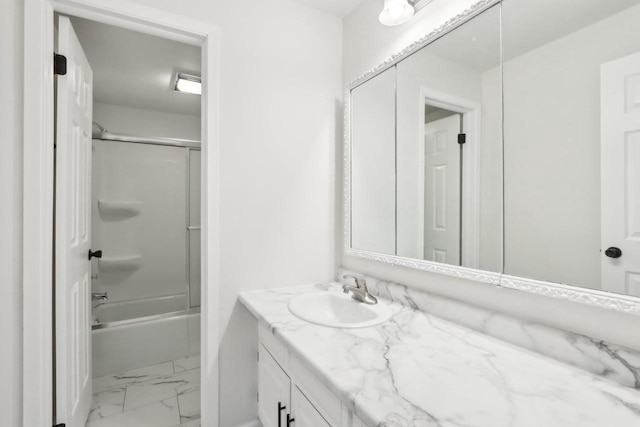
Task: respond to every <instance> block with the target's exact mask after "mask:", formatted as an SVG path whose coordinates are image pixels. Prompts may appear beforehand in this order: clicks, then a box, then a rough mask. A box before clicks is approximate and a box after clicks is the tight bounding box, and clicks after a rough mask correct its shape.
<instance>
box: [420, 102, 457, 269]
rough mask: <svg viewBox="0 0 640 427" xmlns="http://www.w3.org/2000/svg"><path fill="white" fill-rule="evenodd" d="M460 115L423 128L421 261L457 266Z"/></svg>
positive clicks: (434, 122)
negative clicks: (422, 231) (423, 193)
mask: <svg viewBox="0 0 640 427" xmlns="http://www.w3.org/2000/svg"><path fill="white" fill-rule="evenodd" d="M460 120H461V119H460V115H459V114H454V115H451V116H449V117H445V118H443V119H439V120H435V121H433V122H430V123H427V124H425V126H424V143H425V147H424V153H425V158H424V168H425V171H424V189H425V190H424V191H425V197H424V201H425V206H424V257H423V258H424V259H426V260H429V261H436V262H442V263H446V264H452V265H460V146H459V144H458V134H459V133H460Z"/></svg>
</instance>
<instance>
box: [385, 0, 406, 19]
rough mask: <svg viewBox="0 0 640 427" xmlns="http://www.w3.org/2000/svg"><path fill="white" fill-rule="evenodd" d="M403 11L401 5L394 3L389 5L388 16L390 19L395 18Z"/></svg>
mask: <svg viewBox="0 0 640 427" xmlns="http://www.w3.org/2000/svg"><path fill="white" fill-rule="evenodd" d="M403 10H404V7H402V3H401V2H398V1H394V2H393V3H391V4H390V5H389V9H388V11H389V16H391V17H392V18H397V17H398V16H400V15H402V11H403Z"/></svg>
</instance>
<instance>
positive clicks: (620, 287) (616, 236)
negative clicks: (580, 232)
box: [600, 53, 640, 297]
mask: <svg viewBox="0 0 640 427" xmlns="http://www.w3.org/2000/svg"><path fill="white" fill-rule="evenodd" d="M600 83H601V91H600V93H601V99H600V103H601V132H602V137H601V139H600V144H601V148H600V152H601V156H602V159H601V167H602V171H601V180H602V194H601V199H602V201H601V203H602V214H601V215H602V218H601V221H602V236H601V239H602V243H601V248H602V249H601V252H602V255H601V260H602V266H601V271H602V289H603V290H606V291H611V292H616V293H621V294H626V295H631V296H637V297H640V53H636V54H632V55H629V56H626V57H623V58H619V59H616V60H614V61H611V62H608V63H605V64H603V65H602V66H601V72H600Z"/></svg>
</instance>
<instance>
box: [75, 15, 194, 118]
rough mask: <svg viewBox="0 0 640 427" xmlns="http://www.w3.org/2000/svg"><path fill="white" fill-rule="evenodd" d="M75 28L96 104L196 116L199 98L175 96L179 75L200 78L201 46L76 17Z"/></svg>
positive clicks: (176, 94)
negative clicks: (175, 79) (174, 86)
mask: <svg viewBox="0 0 640 427" xmlns="http://www.w3.org/2000/svg"><path fill="white" fill-rule="evenodd" d="M71 21H72V24H73V28H74V29H75V31H76V34H77V35H78V39H79V40H80V44H81V45H82V48H83V50H84V52H85V54H86V55H87V59H88V60H89V64H90V65H91V68H92V70H93V81H94V91H93V98H94V101H95V102H104V103H108V104H116V105H125V106H129V107H137V108H144V109H150V110H156V111H165V112H169V113H178V114H188V115H198V116H199V115H200V96H198V95H192V94H186V93H180V92H175V91H174V90H173V84H174V81H173V79H174V76H175V73H176V72H177V71H182V72H186V73H189V74H194V75H198V76H199V75H200V69H201V68H200V48H199V47H196V46H191V45H187V44H183V43H179V42H175V41H172V40H167V39H163V38H159V37H155V36H150V35H147V34H142V33H138V32H134V31H129V30H125V29H122V28H119V27H114V26H111V25H106V24H101V23H97V22H94V21H89V20H86V19H80V18H75V17H72V18H71Z"/></svg>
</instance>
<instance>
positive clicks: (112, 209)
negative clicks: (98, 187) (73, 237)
mask: <svg viewBox="0 0 640 427" xmlns="http://www.w3.org/2000/svg"><path fill="white" fill-rule="evenodd" d="M98 211H99V212H100V216H101V217H102V218H103V219H106V220H111V221H117V220H121V219H127V218H131V217H134V216H136V215H140V212H142V202H141V201H138V200H126V201H125V200H122V201H107V200H98Z"/></svg>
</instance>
